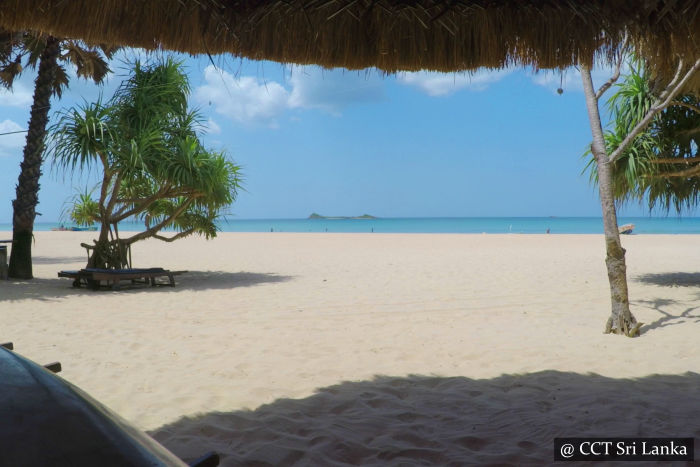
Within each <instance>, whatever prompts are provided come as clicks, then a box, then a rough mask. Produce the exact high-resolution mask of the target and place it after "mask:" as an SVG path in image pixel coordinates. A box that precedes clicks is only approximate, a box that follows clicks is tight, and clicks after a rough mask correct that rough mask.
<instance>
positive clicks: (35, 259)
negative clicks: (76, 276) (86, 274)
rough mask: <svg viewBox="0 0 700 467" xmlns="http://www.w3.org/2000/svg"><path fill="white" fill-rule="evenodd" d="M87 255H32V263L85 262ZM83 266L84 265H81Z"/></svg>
mask: <svg viewBox="0 0 700 467" xmlns="http://www.w3.org/2000/svg"><path fill="white" fill-rule="evenodd" d="M86 262H87V256H85V255H83V256H32V263H33V264H60V265H65V264H70V263H86ZM81 267H84V266H81Z"/></svg>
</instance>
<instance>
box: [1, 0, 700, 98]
mask: <svg viewBox="0 0 700 467" xmlns="http://www.w3.org/2000/svg"><path fill="white" fill-rule="evenodd" d="M0 28H4V29H6V30H23V29H29V30H34V31H38V32H45V33H51V34H54V35H58V36H61V37H73V38H81V39H84V40H85V41H86V42H88V43H93V44H112V45H116V44H118V45H128V46H135V47H143V48H146V49H157V48H163V49H171V50H177V51H181V52H189V53H193V54H198V53H210V54H217V53H232V54H234V55H236V56H242V57H248V58H252V59H266V60H274V61H278V62H283V63H298V64H310V63H314V64H319V65H322V66H325V67H336V66H342V67H345V68H350V69H362V68H367V67H376V68H378V69H381V70H384V71H386V72H396V71H400V70H406V71H411V70H435V71H468V70H474V69H476V68H478V67H487V68H494V69H496V68H503V67H508V66H512V65H525V66H532V67H534V68H536V69H540V68H565V67H568V66H571V65H575V64H576V63H578V62H583V63H587V64H589V65H590V64H591V62H592V61H593V60H596V61H601V62H608V63H612V62H613V60H614V57H615V54H616V53H617V51H618V50H617V49H618V48H619V46H620V44H621V42H622V39H623V37H624V35H625V34H628V35H629V37H630V41H631V43H632V44H633V45H634V46H635V47H636V48H637V50H639V51H641V52H642V53H643V54H644V56H645V57H646V58H647V59H648V60H649V61H650V62H651V63H652V64H653V67H654V69H655V70H656V71H657V73H659V74H661V75H670V76H672V75H673V73H674V71H675V66H674V63H675V61H676V59H677V56H678V55H680V56H682V57H684V58H685V59H686V61H688V62H690V61H691V60H690V59H691V58H693V57H697V56H699V55H700V1H698V0H529V1H528V0H413V1H410V0H179V1H173V0H100V1H95V0H2V1H0ZM594 57H595V58H594ZM692 61H694V60H692ZM697 84H700V83H697ZM698 88H699V89H700V86H698Z"/></svg>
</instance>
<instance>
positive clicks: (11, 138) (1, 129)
mask: <svg viewBox="0 0 700 467" xmlns="http://www.w3.org/2000/svg"><path fill="white" fill-rule="evenodd" d="M22 130H24V128H22V127H21V126H19V125H18V124H17V123H15V122H13V121H12V120H3V121H2V122H0V133H12V132H15V131H22ZM26 138H27V133H24V132H22V133H14V134H9V135H0V157H5V156H11V155H15V156H19V155H21V154H20V153H21V151H22V148H23V147H24V142H25V140H26Z"/></svg>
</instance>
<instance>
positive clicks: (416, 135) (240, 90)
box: [0, 51, 647, 223]
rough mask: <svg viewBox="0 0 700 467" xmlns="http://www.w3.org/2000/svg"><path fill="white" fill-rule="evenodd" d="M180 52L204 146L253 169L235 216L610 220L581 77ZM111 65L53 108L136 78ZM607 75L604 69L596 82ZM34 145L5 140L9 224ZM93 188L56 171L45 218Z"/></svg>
mask: <svg viewBox="0 0 700 467" xmlns="http://www.w3.org/2000/svg"><path fill="white" fill-rule="evenodd" d="M135 54H136V52H133V51H129V52H124V54H123V55H124V56H126V57H127V58H128V57H132V56H134V55H135ZM122 58H124V57H122ZM180 58H181V59H183V60H184V62H185V67H186V70H187V72H188V75H189V78H190V84H191V86H192V97H191V103H192V106H193V107H197V108H199V109H200V111H201V113H202V115H203V117H204V119H205V120H206V121H207V122H208V127H209V130H208V133H207V134H206V135H204V136H203V140H204V141H205V144H206V145H207V146H208V147H210V148H212V149H223V150H225V151H226V152H227V154H228V155H229V156H230V157H231V158H232V159H233V160H234V161H235V162H237V163H238V164H239V165H241V166H242V167H243V174H244V177H245V191H242V192H241V193H240V195H239V197H238V200H237V201H236V203H235V204H234V205H233V206H232V207H231V209H230V213H231V215H230V216H229V217H230V218H231V219H235V218H242V219H248V218H302V217H307V216H308V215H309V214H310V213H312V212H318V213H321V214H326V215H358V214H363V213H370V214H373V215H376V216H380V217H452V216H455V217H456V216H599V215H600V205H599V203H598V196H597V192H596V188H594V187H592V186H591V185H590V184H589V182H588V178H587V176H582V175H581V171H582V169H583V166H584V162H583V161H582V159H581V154H582V152H583V151H584V150H585V148H586V146H587V145H588V144H589V141H590V129H589V126H588V118H587V114H586V108H585V103H584V99H583V94H582V92H581V85H580V77H579V76H578V74H577V73H576V71H575V70H571V71H568V72H567V73H566V74H565V76H564V77H563V82H564V86H563V87H564V93H563V94H562V95H558V94H557V93H556V89H557V88H558V87H559V85H560V80H562V78H561V77H560V76H559V74H552V73H549V74H545V73H540V74H534V73H532V72H531V71H529V70H505V71H479V72H477V73H475V74H473V75H464V74H438V73H427V72H421V73H403V74H398V75H395V76H383V75H382V74H381V73H378V72H376V71H361V72H357V71H347V70H340V69H336V70H323V69H320V68H318V67H289V66H286V67H284V66H282V65H279V64H276V63H270V62H251V61H247V60H240V59H235V58H231V57H215V58H214V64H212V62H211V61H210V60H209V58H207V57H200V58H191V57H186V56H181V57H180ZM215 65H216V66H215ZM112 68H113V70H114V73H113V75H112V76H111V77H110V80H109V82H108V83H107V84H106V85H105V86H104V87H103V88H100V87H98V86H95V85H94V84H91V83H87V82H85V81H82V80H78V79H77V78H74V79H72V80H71V87H70V89H69V90H67V91H66V92H65V93H64V97H63V99H62V100H60V101H58V100H56V99H54V100H53V101H52V106H53V110H58V109H60V108H62V107H68V106H71V105H75V104H76V103H79V102H81V101H82V100H83V99H85V100H88V101H91V100H94V99H95V98H96V97H97V96H98V94H99V93H100V92H102V93H104V94H105V95H106V96H109V95H111V93H112V92H113V90H114V89H115V87H116V86H117V85H118V83H119V82H120V81H121V79H122V78H123V77H124V75H125V73H126V69H125V68H124V65H123V63H122V62H121V61H120V60H117V61H115V62H113V65H112ZM608 76H609V72H607V71H606V70H600V71H597V72H596V73H595V77H597V78H598V81H599V82H602V80H603V79H606V78H607V77H608ZM33 79H34V72H32V71H31V70H28V71H27V72H26V74H25V75H24V76H23V77H22V78H21V79H19V80H18V81H16V83H15V86H14V89H13V91H12V92H5V91H0V133H4V132H9V131H15V130H24V129H26V125H27V121H28V118H29V107H30V105H31V97H32V91H33ZM24 137H25V136H24V134H17V135H7V136H0V223H8V222H11V219H12V207H11V201H12V200H13V199H14V197H15V185H16V182H17V176H18V174H19V164H20V161H21V157H22V147H23V145H24ZM49 156H50V155H49ZM89 183H91V182H90V180H89V179H86V178H85V177H83V178H82V179H81V178H80V177H77V176H74V177H73V178H70V177H66V176H65V175H63V174H60V173H56V172H55V171H52V169H51V166H50V163H46V164H45V169H44V175H43V176H42V180H41V191H40V194H39V201H40V204H39V206H38V208H37V210H38V211H39V212H40V213H42V216H41V217H38V218H37V222H53V221H56V220H58V218H59V215H60V213H61V209H62V206H63V204H64V202H65V201H66V200H68V199H69V198H70V197H71V196H72V195H73V194H74V193H75V191H76V189H81V188H82V187H84V186H86V185H87V184H89ZM621 214H622V215H628V216H636V215H646V214H647V211H646V210H645V209H644V208H643V207H639V206H636V205H635V206H628V207H626V208H624V209H623V210H622V211H621Z"/></svg>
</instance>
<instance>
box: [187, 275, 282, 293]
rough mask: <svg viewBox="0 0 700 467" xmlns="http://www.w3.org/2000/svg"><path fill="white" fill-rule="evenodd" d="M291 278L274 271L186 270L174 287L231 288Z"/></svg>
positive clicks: (272, 282) (273, 282)
mask: <svg viewBox="0 0 700 467" xmlns="http://www.w3.org/2000/svg"><path fill="white" fill-rule="evenodd" d="M291 279H293V276H284V275H279V274H275V273H261V272H249V271H240V272H227V271H188V272H187V273H185V274H183V275H181V276H178V277H177V285H176V286H175V289H179V290H195V289H196V290H204V289H232V288H237V287H253V286H256V285H260V284H275V283H280V282H287V281H289V280H291Z"/></svg>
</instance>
